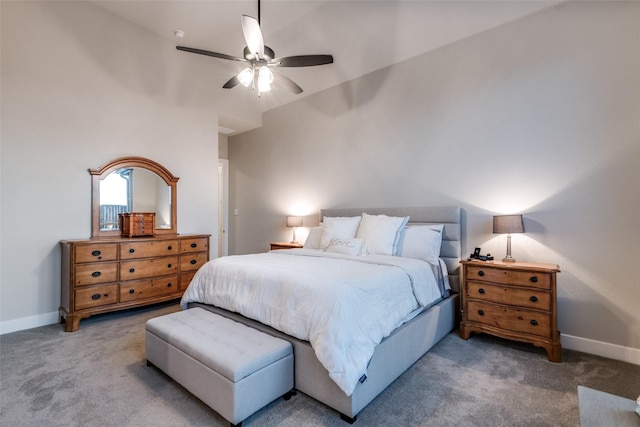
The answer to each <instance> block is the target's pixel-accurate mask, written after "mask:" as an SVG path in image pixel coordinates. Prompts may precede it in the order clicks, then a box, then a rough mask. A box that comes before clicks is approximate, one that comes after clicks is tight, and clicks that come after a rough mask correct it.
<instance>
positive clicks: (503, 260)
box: [502, 257, 516, 262]
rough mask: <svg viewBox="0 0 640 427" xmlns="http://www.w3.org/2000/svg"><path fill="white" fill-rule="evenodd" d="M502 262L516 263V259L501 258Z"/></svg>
mask: <svg viewBox="0 0 640 427" xmlns="http://www.w3.org/2000/svg"><path fill="white" fill-rule="evenodd" d="M502 262H516V259H515V258H511V257H508V258H502Z"/></svg>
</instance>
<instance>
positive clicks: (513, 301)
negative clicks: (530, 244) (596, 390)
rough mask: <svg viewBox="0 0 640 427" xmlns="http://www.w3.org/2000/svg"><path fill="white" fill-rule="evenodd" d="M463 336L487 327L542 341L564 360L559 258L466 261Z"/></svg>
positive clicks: (557, 359)
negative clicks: (551, 260)
mask: <svg viewBox="0 0 640 427" xmlns="http://www.w3.org/2000/svg"><path fill="white" fill-rule="evenodd" d="M461 263H462V276H461V280H462V282H461V284H462V288H461V295H462V305H461V321H460V336H461V337H462V338H464V339H468V338H469V336H470V335H471V333H472V332H478V333H479V332H485V333H488V334H491V335H496V336H500V337H502V338H507V339H512V340H517V341H523V342H528V343H531V344H533V345H535V346H538V347H542V348H544V349H545V350H546V352H547V357H548V358H549V360H550V361H552V362H561V361H562V349H561V347H560V332H558V329H557V307H556V306H557V304H556V273H558V272H559V271H560V270H559V269H558V266H557V265H555V264H538V263H523V262H515V263H513V262H512V263H506V262H501V261H489V262H482V261H461Z"/></svg>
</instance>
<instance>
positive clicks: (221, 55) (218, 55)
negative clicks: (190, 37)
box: [176, 46, 247, 62]
mask: <svg viewBox="0 0 640 427" xmlns="http://www.w3.org/2000/svg"><path fill="white" fill-rule="evenodd" d="M176 49H178V50H182V51H185V52H191V53H197V54H199V55H206V56H213V57H214V58H220V59H228V60H230V61H242V62H247V60H246V59H243V58H236V57H235V56H231V55H225V54H224V53H218V52H211V51H209V50H202V49H194V48H192V47H186V46H176Z"/></svg>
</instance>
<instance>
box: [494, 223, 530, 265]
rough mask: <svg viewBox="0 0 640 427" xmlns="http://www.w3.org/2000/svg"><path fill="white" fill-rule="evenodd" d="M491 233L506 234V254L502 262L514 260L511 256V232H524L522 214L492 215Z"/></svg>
mask: <svg viewBox="0 0 640 427" xmlns="http://www.w3.org/2000/svg"><path fill="white" fill-rule="evenodd" d="M493 233H494V234H506V235H507V256H506V257H504V258H503V259H502V261H503V262H516V260H515V258H513V257H512V256H511V233H524V220H523V219H522V215H495V216H494V217H493Z"/></svg>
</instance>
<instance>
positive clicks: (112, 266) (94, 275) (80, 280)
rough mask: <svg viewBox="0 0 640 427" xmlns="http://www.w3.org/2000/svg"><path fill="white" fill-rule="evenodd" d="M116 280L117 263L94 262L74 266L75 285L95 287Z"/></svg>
mask: <svg viewBox="0 0 640 427" xmlns="http://www.w3.org/2000/svg"><path fill="white" fill-rule="evenodd" d="M117 280H118V263H117V262H96V263H93V264H79V265H76V266H75V285H76V286H85V285H96V284H98V283H108V282H115V281H117Z"/></svg>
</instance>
